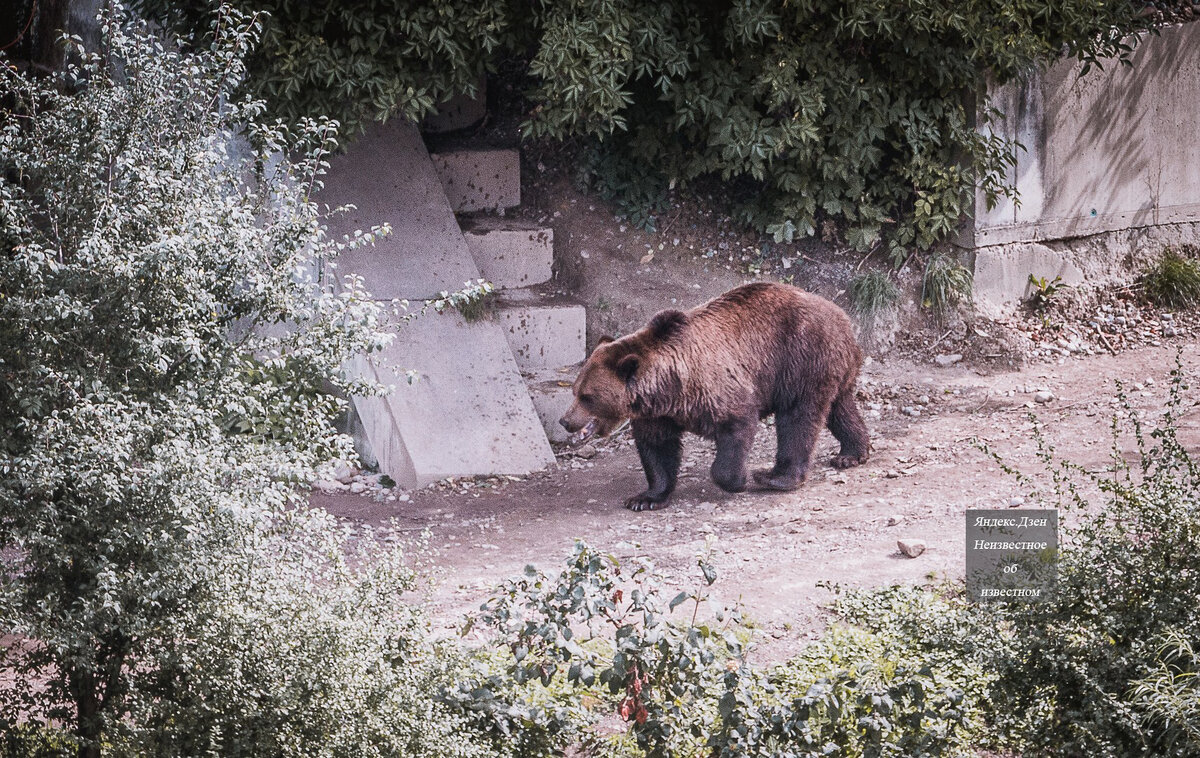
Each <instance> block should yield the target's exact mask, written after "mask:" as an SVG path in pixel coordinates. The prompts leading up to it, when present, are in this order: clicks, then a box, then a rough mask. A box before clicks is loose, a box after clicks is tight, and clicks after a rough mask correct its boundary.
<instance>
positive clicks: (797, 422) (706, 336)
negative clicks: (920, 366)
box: [560, 282, 870, 511]
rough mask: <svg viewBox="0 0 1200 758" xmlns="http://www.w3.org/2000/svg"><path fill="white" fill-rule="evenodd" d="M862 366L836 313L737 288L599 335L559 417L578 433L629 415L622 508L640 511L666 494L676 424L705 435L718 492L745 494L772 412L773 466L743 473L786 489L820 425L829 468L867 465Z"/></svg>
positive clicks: (793, 292) (795, 292) (789, 291)
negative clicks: (633, 490)
mask: <svg viewBox="0 0 1200 758" xmlns="http://www.w3.org/2000/svg"><path fill="white" fill-rule="evenodd" d="M861 366H862V351H861V350H860V349H859V347H858V343H857V342H855V339H854V334H853V332H852V330H851V326H850V319H849V318H847V316H846V314H845V312H843V311H842V309H841V308H838V307H837V306H836V305H834V304H833V303H831V302H829V301H828V300H825V299H824V298H821V297H818V296H816V295H812V294H809V293H807V292H804V291H802V290H799V289H797V288H795V287H790V286H787V285H784V284H773V283H766V282H761V283H755V284H748V285H745V286H742V287H737V288H736V289H732V290H730V291H729V292H726V293H725V294H724V295H721V296H720V297H718V298H715V299H713V300H710V301H709V302H707V303H705V304H704V305H701V306H700V307H698V308H695V309H693V310H691V311H688V312H687V313H684V312H681V311H677V310H668V311H662V312H661V313H659V314H658V315H656V316H655V317H654V318H653V319H652V320H651V321H650V323H649V325H647V326H646V327H644V328H643V329H640V330H638V331H637V332H634V333H633V334H629V335H626V336H624V337H622V338H620V339H618V340H609V339H604V340H601V341H600V344H599V345H597V346H596V349H595V350H594V351H592V354H591V355H590V356H589V357H588V359H587V361H585V362H584V364H583V368H582V370H581V371H580V373H579V377H578V378H577V379H576V380H575V386H574V393H575V402H574V403H573V404H572V405H571V407H570V409H569V410H568V411H567V412H566V414H565V415H564V416H563V417H562V419H561V420H560V423H561V424H562V425H563V426H564V427H565V428H566V429H567V430H568V431H570V432H572V433H578V437H579V438H580V439H583V438H587V437H590V436H592V435H593V434H601V435H606V434H609V433H610V432H612V430H613V429H615V428H616V427H617V426H618V425H619V424H620V423H621V422H622V421H624V420H625V419H627V418H628V419H631V420H632V428H633V437H634V440H635V441H636V442H637V449H638V454H639V455H640V456H641V459H642V467H643V469H644V470H645V473H646V480H647V482H648V485H649V486H648V487H647V488H646V490H645V491H644V492H642V493H640V494H638V495H635V496H633V497H631V498H629V499H628V500H626V501H625V505H626V506H627V507H629V508H631V509H633V510H635V511H640V510H643V509H653V508H655V507H656V506H659V505H661V504H662V503H664V502H665V501H666V500H667V498H668V497H670V495H671V492H672V491H674V489H675V480H676V475H677V473H678V471H679V458H680V439H681V436H682V434H683V432H685V431H686V432H692V433H694V434H698V435H700V436H702V437H707V438H709V439H715V440H716V443H717V454H716V460H715V461H714V462H713V465H712V478H713V481H715V482H716V483H717V484H718V485H719V486H720V487H721V488H722V489H725V490H726V491H728V492H741V491H742V490H744V489H745V488H746V478H747V477H746V456H747V454H748V453H749V451H750V445H751V443H752V442H753V441H754V433H755V431H756V429H757V427H758V422H759V420H760V419H762V418H766V417H767V416H769V415H771V414H775V429H776V433H777V435H778V449H777V451H776V454H775V466H774V468H771V469H769V470H763V471H757V472H755V474H754V480H755V481H756V482H757V483H758V484H759V485H760V486H762V487H764V488H767V489H773V490H793V489H795V488H796V487H798V486H799V485H800V483H801V482H803V481H804V478H805V476H806V474H807V473H808V467H809V459H810V457H811V455H812V450H813V446H814V444H815V442H816V438H817V434H818V433H819V432H820V430H821V427H822V426H824V425H828V426H829V430H830V431H831V432H833V436H834V437H836V438H837V440H838V441H839V442H840V443H841V451H840V452H839V453H838V454H837V455H836V456H835V457H834V458H833V465H834V466H836V467H838V468H847V467H850V466H856V465H858V464H860V463H863V462H865V461H866V460H867V453H868V451H869V449H870V442H869V440H868V437H867V428H866V425H865V424H864V423H863V420H862V416H861V415H860V414H859V411H858V405H857V403H856V402H855V397H854V393H855V382H856V381H857V379H858V371H859V368H860V367H861Z"/></svg>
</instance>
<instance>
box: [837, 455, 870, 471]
mask: <svg viewBox="0 0 1200 758" xmlns="http://www.w3.org/2000/svg"><path fill="white" fill-rule="evenodd" d="M866 462H867V456H865V455H835V456H833V460H831V461H830V463H831V464H833V467H834V468H854V467H855V466H857V465H859V464H860V463H866Z"/></svg>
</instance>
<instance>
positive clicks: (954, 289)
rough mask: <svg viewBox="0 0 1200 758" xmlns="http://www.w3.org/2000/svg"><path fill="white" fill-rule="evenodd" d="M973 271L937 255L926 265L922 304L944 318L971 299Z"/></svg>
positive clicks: (922, 279)
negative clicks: (960, 304)
mask: <svg viewBox="0 0 1200 758" xmlns="http://www.w3.org/2000/svg"><path fill="white" fill-rule="evenodd" d="M973 281H974V278H973V277H972V275H971V271H970V270H969V269H968V268H967V267H966V266H964V265H962V264H961V263H959V262H958V261H956V260H953V259H952V258H949V257H948V256H945V255H935V256H933V257H931V258H930V259H929V261H928V262H927V263H926V264H925V274H924V275H923V276H922V278H921V304H922V305H924V306H925V307H926V308H928V309H929V310H931V311H933V314H934V315H935V316H937V317H938V318H944V317H945V316H946V314H948V313H949V312H950V311H951V309H953V308H954V307H955V306H957V305H958V304H959V303H964V302H968V301H970V299H971V285H972V284H973Z"/></svg>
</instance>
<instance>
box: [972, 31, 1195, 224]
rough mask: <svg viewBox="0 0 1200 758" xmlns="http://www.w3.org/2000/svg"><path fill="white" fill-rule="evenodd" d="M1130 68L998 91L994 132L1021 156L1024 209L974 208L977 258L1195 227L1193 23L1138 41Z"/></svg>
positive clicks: (1016, 173) (1065, 72) (1062, 69)
mask: <svg viewBox="0 0 1200 758" xmlns="http://www.w3.org/2000/svg"><path fill="white" fill-rule="evenodd" d="M1132 62H1133V65H1132V66H1122V65H1121V64H1120V63H1119V62H1118V61H1108V62H1106V63H1105V65H1104V68H1103V69H1102V70H1099V69H1096V68H1095V67H1093V68H1092V70H1091V71H1089V72H1088V73H1087V74H1086V75H1085V76H1082V77H1080V76H1079V74H1080V71H1081V70H1082V67H1083V64H1082V63H1080V62H1078V61H1062V62H1060V63H1058V64H1057V65H1055V66H1052V67H1051V68H1050V69H1049V70H1048V71H1046V72H1044V73H1041V74H1038V75H1035V76H1034V77H1032V78H1031V79H1030V80H1029V81H1027V82H1023V83H1013V84H1009V85H1006V86H1004V87H993V88H991V89H990V91H989V100H990V102H991V104H992V105H993V106H994V107H996V108H997V109H998V110H1000V111H1001V114H1002V116H1001V118H1000V119H999V120H998V121H996V122H994V123H993V124H992V125H991V129H992V131H994V132H996V133H999V134H1002V135H1004V136H1005V137H1006V138H1008V139H1015V140H1016V141H1018V142H1020V143H1021V144H1022V145H1024V146H1025V148H1026V149H1025V150H1018V151H1017V165H1016V167H1015V168H1014V169H1013V171H1012V173H1011V174H1010V177H1009V178H1010V180H1012V181H1013V182H1014V183H1015V185H1016V187H1017V190H1018V192H1019V193H1020V204H1019V205H1014V204H1013V203H1012V202H1007V201H1006V202H1002V203H1001V204H1000V205H999V206H997V207H996V208H993V209H992V210H990V211H989V210H988V209H987V205H986V202H985V201H984V198H983V197H982V195H980V196H979V197H978V198H977V201H976V222H975V228H974V232H975V236H974V237H975V238H974V244H975V246H976V247H979V246H984V245H996V244H1005V243H1010V242H1029V241H1041V240H1051V239H1063V238H1066V237H1079V236H1084V235H1089V234H1098V233H1101V232H1108V231H1114V230H1117V229H1127V228H1130V227H1138V226H1151V225H1160V224H1171V223H1182V222H1189V221H1200V24H1185V25H1181V26H1171V27H1166V28H1164V29H1163V30H1162V35H1161V36H1160V37H1154V36H1148V37H1146V38H1144V39H1143V40H1142V42H1141V44H1140V45H1138V47H1137V50H1136V51H1135V52H1134V55H1133V58H1132Z"/></svg>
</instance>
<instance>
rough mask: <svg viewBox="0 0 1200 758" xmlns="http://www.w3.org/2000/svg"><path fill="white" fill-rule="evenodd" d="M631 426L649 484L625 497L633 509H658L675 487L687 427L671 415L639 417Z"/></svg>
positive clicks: (628, 506) (628, 505) (627, 506)
mask: <svg viewBox="0 0 1200 758" xmlns="http://www.w3.org/2000/svg"><path fill="white" fill-rule="evenodd" d="M630 426H631V427H632V429H633V440H634V442H636V443H637V451H638V456H639V457H640V458H641V459H642V470H643V471H644V472H645V473H646V483H647V485H648V486H647V487H646V490H645V491H644V492H641V493H639V494H637V495H634V496H633V497H631V498H629V499H628V500H626V501H625V507H626V508H629V509H630V510H633V511H645V510H650V511H652V510H654V509H655V508H656V507H659V506H661V505H662V504H663V503H665V502H666V501H667V498H669V497H670V496H671V493H672V492H674V491H675V480H676V478H677V477H678V475H679V455H680V450H681V449H682V444H681V438H682V436H683V429H681V428H680V427H679V425H678V424H676V423H675V422H674V421H671V420H670V419H635V420H634V421H633V423H632V424H630Z"/></svg>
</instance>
